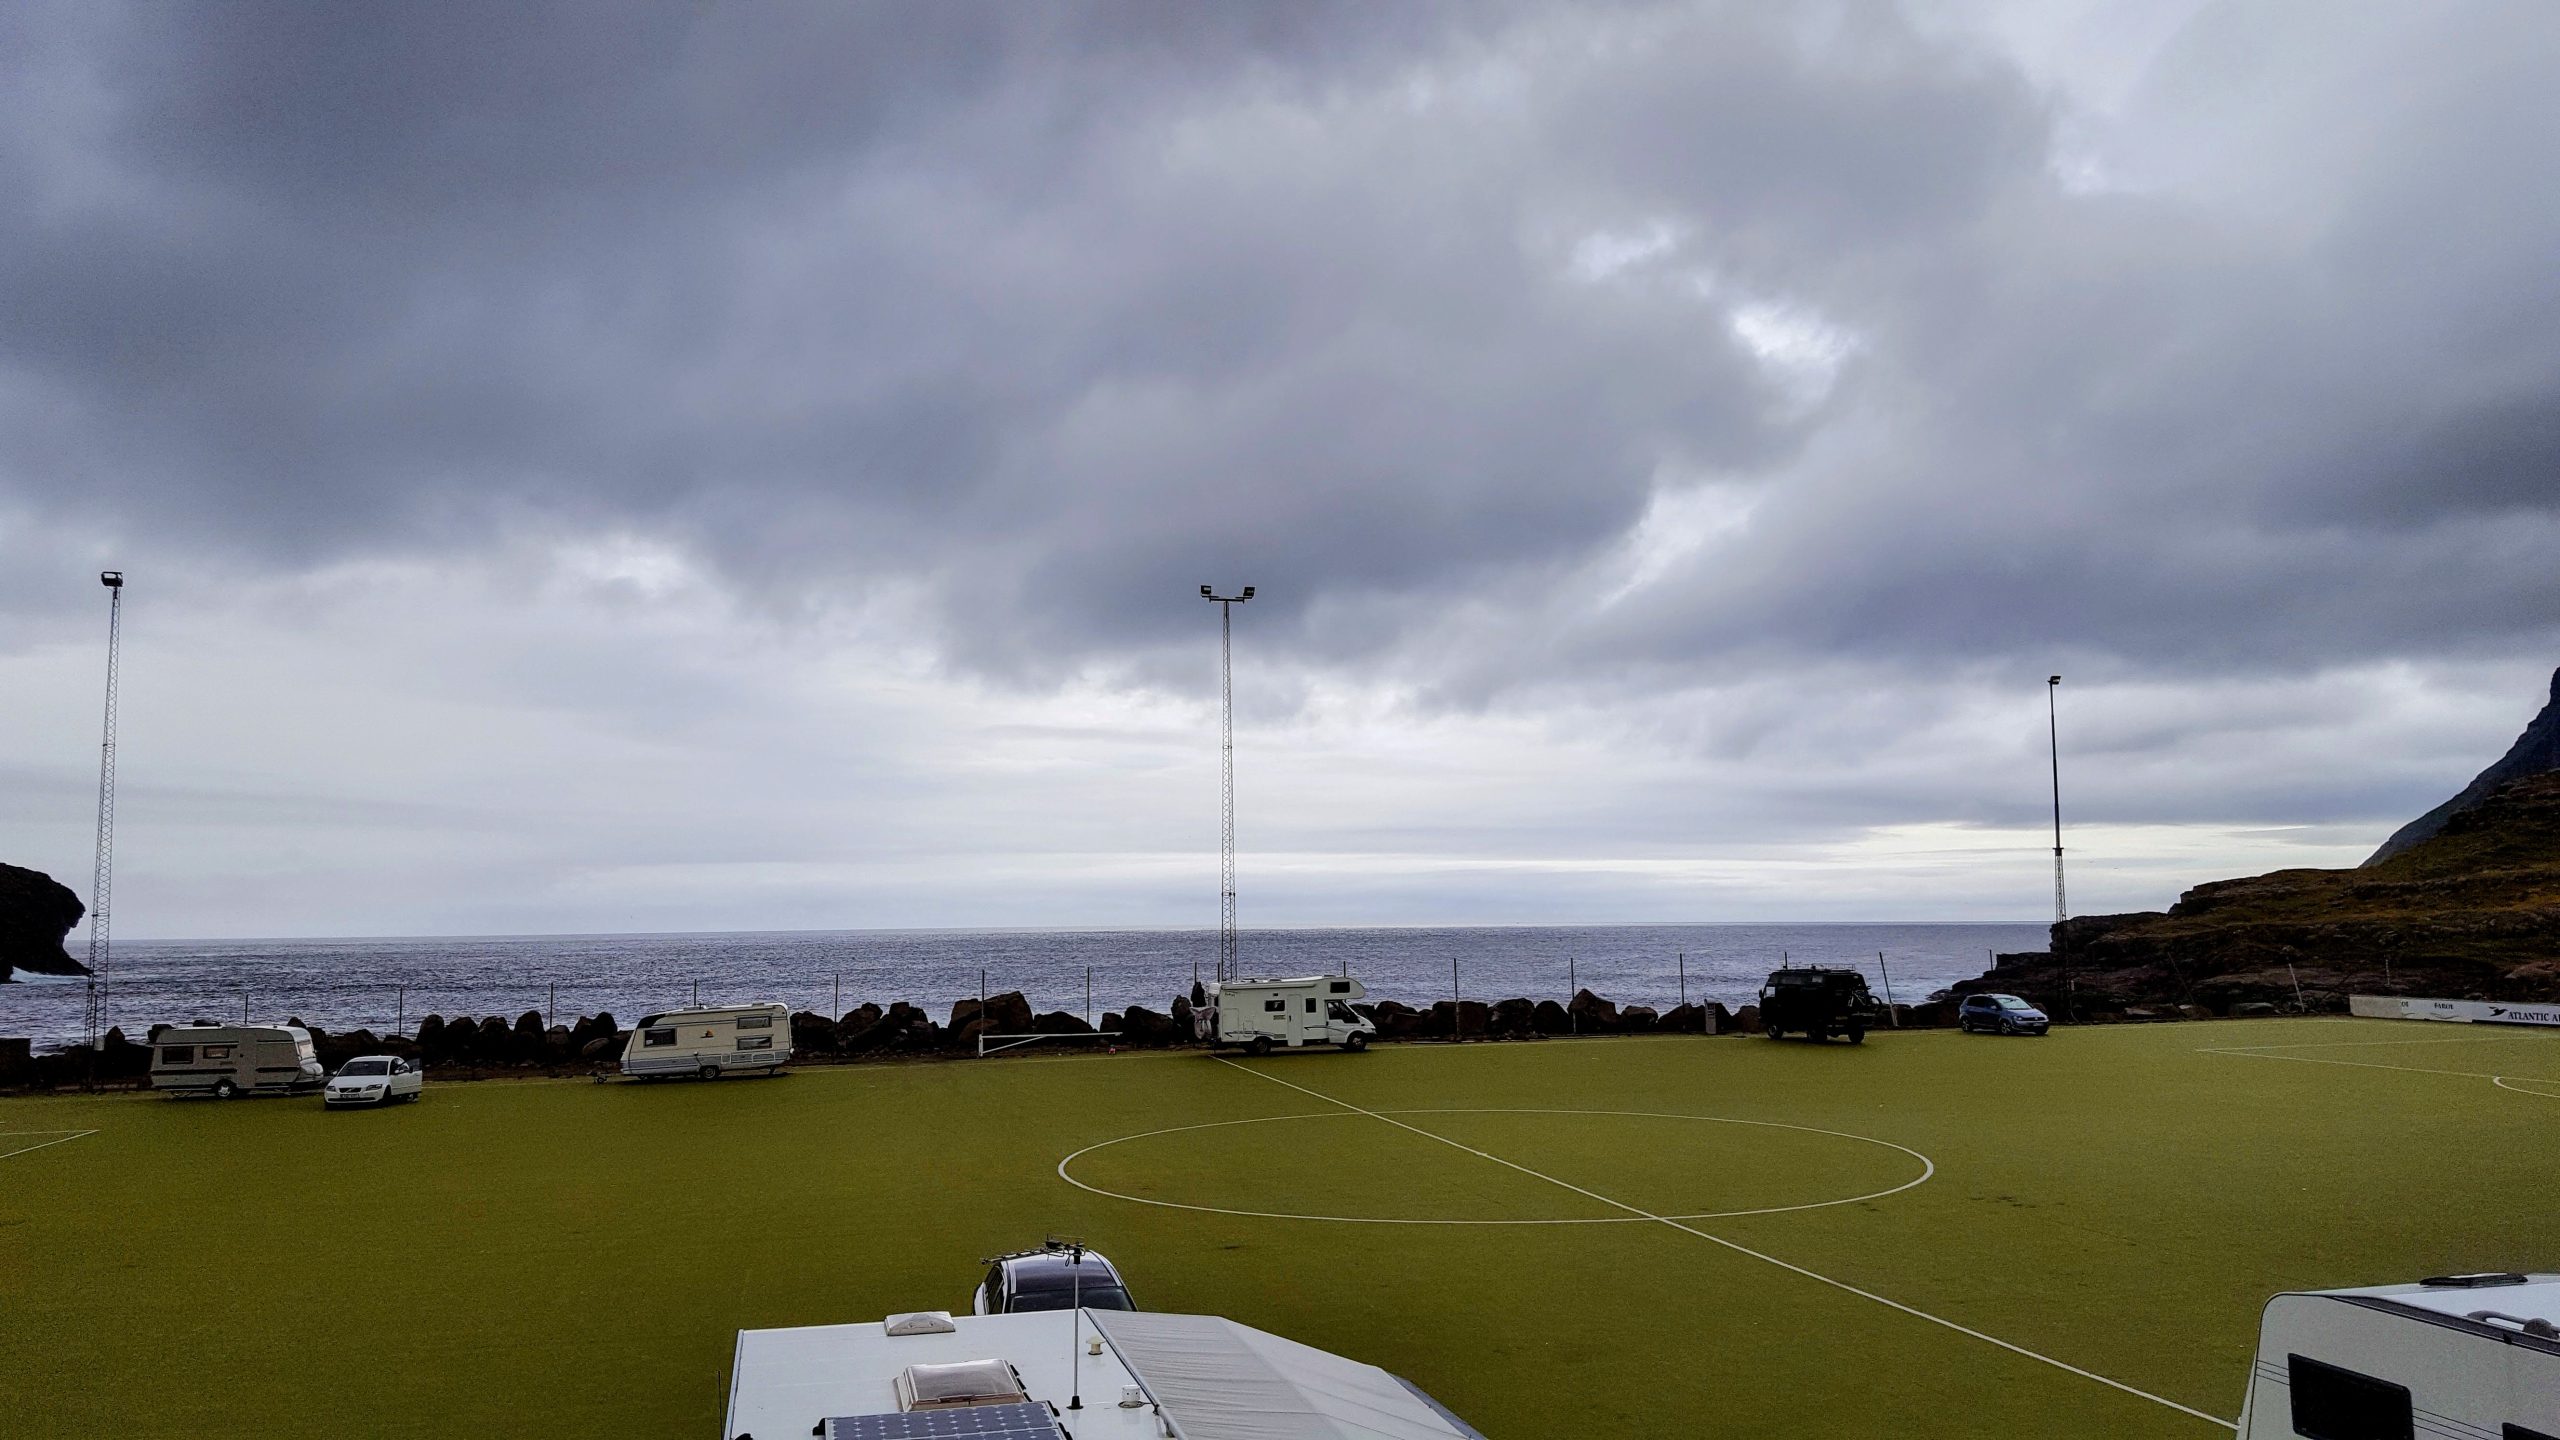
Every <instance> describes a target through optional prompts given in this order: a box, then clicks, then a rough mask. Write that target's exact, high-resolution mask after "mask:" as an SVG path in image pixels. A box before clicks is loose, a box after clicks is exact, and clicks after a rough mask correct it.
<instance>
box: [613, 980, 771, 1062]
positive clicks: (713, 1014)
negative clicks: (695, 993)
mask: <svg viewBox="0 0 2560 1440" xmlns="http://www.w3.org/2000/svg"><path fill="white" fill-rule="evenodd" d="M790 1059H791V1007H789V1006H787V1005H785V1004H783V1003H782V1002H781V1001H779V1000H763V1001H758V1002H757V1003H755V1004H752V1005H707V1006H704V1007H702V1008H701V1009H698V1010H670V1011H668V1012H667V1013H665V1014H663V1015H643V1016H641V1017H640V1023H639V1024H637V1025H634V1026H632V1027H631V1038H630V1039H629V1040H627V1041H625V1042H623V1046H622V1073H623V1074H625V1075H699V1076H701V1077H702V1078H703V1079H705V1080H716V1079H718V1078H720V1077H721V1076H723V1075H726V1074H729V1073H731V1072H733V1071H740V1070H743V1071H747V1072H749V1073H761V1074H771V1073H773V1072H774V1071H776V1070H779V1069H781V1068H782V1067H783V1066H784V1065H785V1064H787V1063H789V1062H790Z"/></svg>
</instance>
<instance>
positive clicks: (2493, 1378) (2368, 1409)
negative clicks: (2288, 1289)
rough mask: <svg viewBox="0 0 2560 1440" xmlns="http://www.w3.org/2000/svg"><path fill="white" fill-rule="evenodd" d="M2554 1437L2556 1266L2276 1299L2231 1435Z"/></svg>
mask: <svg viewBox="0 0 2560 1440" xmlns="http://www.w3.org/2000/svg"><path fill="white" fill-rule="evenodd" d="M2297 1435H2309V1436H2318V1437H2334V1440H2415V1437H2417V1436H2421V1435H2427V1436H2440V1435H2465V1436H2470V1435H2477V1436H2483V1437H2487V1440H2500V1437H2503V1440H2554V1437H2555V1436H2560V1274H2545V1275H2523V1274H2492V1275H2442V1276H2438V1277H2436V1278H2434V1279H2432V1280H2422V1281H2420V1282H2418V1283H2417V1284H2415V1285H2381V1286H2375V1287H2373V1288H2371V1289H2364V1290H2321V1291H2311V1292H2305V1293H2300V1294H2288V1295H2278V1296H2277V1297H2276V1298H2274V1299H2273V1300H2270V1301H2268V1302H2267V1308H2266V1311H2265V1314H2264V1315H2263V1316H2262V1317H2261V1318H2260V1320H2259V1325H2258V1354H2257V1361H2256V1364H2255V1365H2254V1366H2252V1367H2251V1370H2250V1374H2249V1394H2248V1398H2247V1400H2246V1401H2245V1402H2244V1403H2243V1404H2242V1405H2241V1407H2240V1440H2278V1437H2286V1440H2289V1437H2292V1436H2297Z"/></svg>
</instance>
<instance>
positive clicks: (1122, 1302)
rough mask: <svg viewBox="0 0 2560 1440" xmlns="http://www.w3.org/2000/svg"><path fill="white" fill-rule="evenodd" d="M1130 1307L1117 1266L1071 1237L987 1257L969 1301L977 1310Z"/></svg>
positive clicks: (984, 1312)
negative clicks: (1028, 1248)
mask: <svg viewBox="0 0 2560 1440" xmlns="http://www.w3.org/2000/svg"><path fill="white" fill-rule="evenodd" d="M1077 1305H1082V1306H1083V1307H1084V1308H1085V1309H1087V1310H1135V1309H1137V1308H1138V1302H1136V1301H1135V1300H1132V1299H1130V1298H1129V1287H1128V1286H1127V1285H1125V1284H1123V1283H1121V1280H1120V1272H1119V1271H1117V1270H1115V1269H1113V1268H1112V1267H1111V1262H1110V1261H1108V1260H1106V1259H1104V1258H1102V1253H1101V1252H1100V1251H1097V1250H1087V1249H1086V1248H1084V1247H1083V1246H1081V1245H1078V1244H1076V1243H1074V1242H1073V1241H1061V1240H1053V1241H1050V1242H1049V1243H1047V1244H1045V1245H1043V1246H1041V1247H1040V1248H1039V1249H1037V1250H1018V1251H1015V1252H1014V1253H1013V1254H1010V1255H998V1256H996V1257H995V1258H994V1259H991V1260H989V1261H988V1262H987V1278H985V1279H984V1280H981V1281H979V1282H978V1291H977V1293H976V1294H975V1295H973V1296H971V1297H970V1307H971V1308H972V1309H973V1310H974V1311H976V1313H978V1314H980V1315H1018V1314H1021V1313H1023V1312H1024V1311H1029V1310H1066V1309H1071V1308H1073V1307H1075V1306H1077Z"/></svg>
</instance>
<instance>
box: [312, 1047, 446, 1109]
mask: <svg viewBox="0 0 2560 1440" xmlns="http://www.w3.org/2000/svg"><path fill="white" fill-rule="evenodd" d="M426 1088H427V1076H426V1072H425V1071H424V1070H423V1069H421V1068H420V1067H419V1065H418V1063H417V1062H416V1061H414V1060H403V1059H401V1058H400V1057H399V1056H397V1055H362V1056H358V1057H357V1058H355V1059H353V1060H350V1061H348V1062H347V1063H346V1064H345V1065H343V1066H341V1067H339V1070H338V1073H337V1074H335V1075H332V1076H330V1077H329V1088H328V1089H327V1091H325V1092H323V1095H322V1103H323V1104H327V1105H332V1106H338V1105H388V1104H390V1103H391V1102H392V1101H394V1100H415V1099H417V1098H418V1094H419V1092H421V1091H423V1090H425V1089H426Z"/></svg>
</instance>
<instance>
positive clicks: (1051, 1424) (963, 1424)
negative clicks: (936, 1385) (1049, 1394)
mask: <svg viewBox="0 0 2560 1440" xmlns="http://www.w3.org/2000/svg"><path fill="white" fill-rule="evenodd" d="M1060 1433H1061V1432H1060V1431H1059V1429H1058V1422H1057V1421H1056V1420H1055V1419H1054V1418H1052V1417H1051V1416H1050V1414H1049V1407H1048V1406H1046V1405H1043V1404H1041V1403H1039V1402H1038V1401H1036V1400H1026V1401H1024V1402H1022V1403H1021V1404H1018V1405H971V1406H967V1407H964V1408H958V1409H951V1410H913V1411H908V1412H906V1413H904V1414H892V1415H837V1416H832V1417H830V1418H829V1419H828V1421H827V1423H826V1436H825V1440H962V1437H967V1440H1058V1437H1059V1435H1060Z"/></svg>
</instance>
